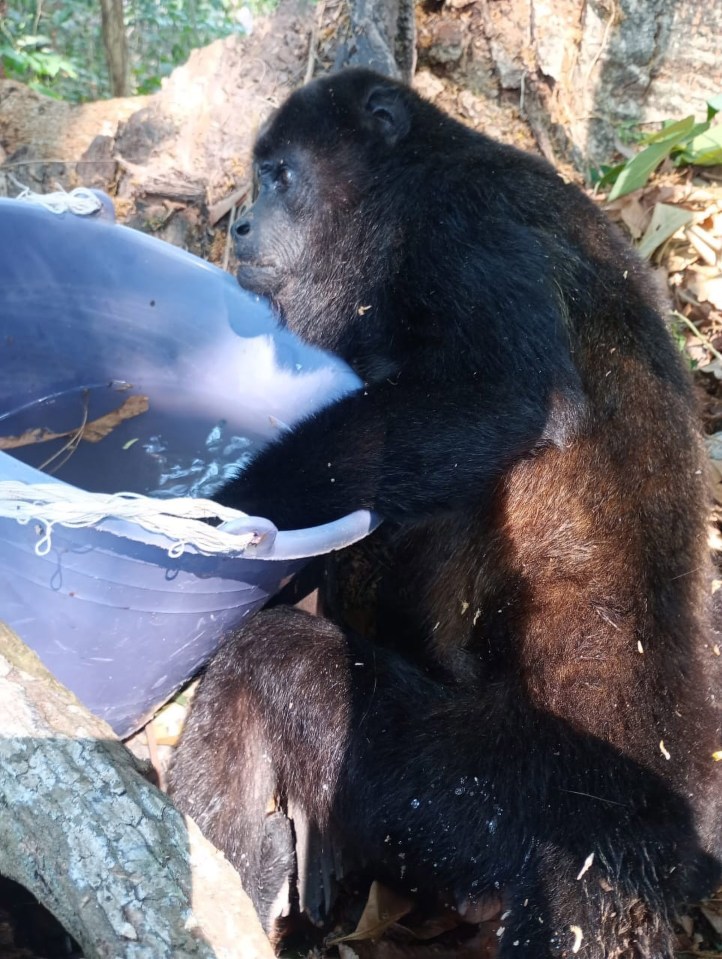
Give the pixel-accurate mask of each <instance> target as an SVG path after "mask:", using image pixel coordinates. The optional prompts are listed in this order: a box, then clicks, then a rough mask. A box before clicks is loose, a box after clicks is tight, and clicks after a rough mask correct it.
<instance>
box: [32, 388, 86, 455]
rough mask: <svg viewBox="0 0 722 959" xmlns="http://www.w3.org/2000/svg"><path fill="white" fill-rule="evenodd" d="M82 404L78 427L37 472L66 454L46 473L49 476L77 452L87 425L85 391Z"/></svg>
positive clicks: (84, 391)
mask: <svg viewBox="0 0 722 959" xmlns="http://www.w3.org/2000/svg"><path fill="white" fill-rule="evenodd" d="M82 404H83V419H82V422H81V424H80V426H79V427H78V428H77V430H75V432H74V433H73V434H72V435H71V437H70V439H69V440H68V442H67V443H65V444H64V445H63V446H61V447H60V449H59V450H56V452H55V453H53V455H52V456H49V457H48V458H47V459H46V460H45V462H44V463H41V464H40V466H39V467H38V469H39V470H41V471H42V470H44V469H46V467H48V466H50V464H51V463H54V462H55V460H57V459H58V457H60V456H62V455H63V453H65V452H67V454H68V455H67V456H66V457H65V458H64V459H62V460H61V461H60V462H59V463H57V464H56V465H55V467H54V469H52V470H49V471H48V472H50V473H51V474H52V473H56V472H57V471H58V470H59V469H62V468H63V466H65V464H66V463H67V462H68V460H69V459H70V457H71V456H72V455H73V453H74V452H75V451H76V450H77V448H78V446H79V445H80V440H81V439H82V437H83V431H84V430H85V427H86V426H87V423H88V391H87V390H83V396H82Z"/></svg>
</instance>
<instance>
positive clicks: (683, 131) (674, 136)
mask: <svg viewBox="0 0 722 959" xmlns="http://www.w3.org/2000/svg"><path fill="white" fill-rule="evenodd" d="M695 123H696V121H695V118H694V116H689V117H685V118H684V120H677V121H676V123H669V124H667V126H665V127H662V129H661V130H658V131H657V133H650V134H648V136H646V137H644V139H643V140H642V141H641V142H642V143H644V144H650V143H668V142H670V141H671V142H672V145H674V144H675V143H681V142H682V141H683V140H686V139H687V137H688V136H689V135H690V133H692V131H693V130H694V127H695Z"/></svg>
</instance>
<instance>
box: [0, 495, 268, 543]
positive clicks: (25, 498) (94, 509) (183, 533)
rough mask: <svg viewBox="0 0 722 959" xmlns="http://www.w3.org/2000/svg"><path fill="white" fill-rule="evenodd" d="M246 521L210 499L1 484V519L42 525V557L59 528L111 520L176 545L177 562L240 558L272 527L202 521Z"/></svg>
mask: <svg viewBox="0 0 722 959" xmlns="http://www.w3.org/2000/svg"><path fill="white" fill-rule="evenodd" d="M245 516H246V514H245V513H241V512H239V511H238V510H234V509H230V508H229V507H227V506H221V505H220V504H218V503H214V502H213V501H212V500H208V499H191V498H190V497H185V498H175V499H154V498H153V497H150V496H142V495H141V494H139V493H113V494H112V495H109V494H106V493H88V492H86V491H85V490H81V489H78V488H77V487H75V486H69V485H66V484H64V483H20V482H18V481H16V480H2V481H0V517H3V518H7V519H14V520H17V522H18V523H21V524H22V525H26V524H28V523H30V522H35V523H39V524H40V525H41V526H42V534H41V536H40V538H39V540H38V542H37V543H36V545H35V552H36V554H37V555H38V556H45V555H47V553H48V552H49V551H50V549H51V547H52V534H53V527H54V526H56V525H60V526H67V527H70V528H72V529H80V528H83V527H88V526H95V525H96V524H97V523H99V522H101V520H107V519H119V520H125V521H126V522H130V523H135V524H136V525H138V526H140V527H142V528H143V529H144V530H147V531H148V532H150V533H159V534H160V535H162V536H166V537H168V539H170V540H172V541H173V545H172V546H171V547H170V548H169V549H168V555H169V556H170V557H171V558H176V557H178V556H180V555H181V554H182V553H183V552H184V551H185V550H186V548H188V547H192V548H193V549H195V550H197V551H198V552H200V553H205V554H207V555H216V554H223V553H225V554H240V553H242V552H243V550H245V549H247V548H248V547H249V546H251V545H255V544H257V543H258V542H260V540H261V537H262V534H263V533H265V532H268V530H269V529H270V528H272V527H271V524H270V523H263V524H261V531H260V532H259V531H249V532H241V533H229V532H226V531H225V530H222V529H218V528H217V527H214V526H209V525H208V524H207V523H201V522H198V520H204V519H218V520H221V521H222V522H226V521H228V520H238V519H243V518H245ZM264 526H265V527H266V528H265V529H264V528H263V527H264Z"/></svg>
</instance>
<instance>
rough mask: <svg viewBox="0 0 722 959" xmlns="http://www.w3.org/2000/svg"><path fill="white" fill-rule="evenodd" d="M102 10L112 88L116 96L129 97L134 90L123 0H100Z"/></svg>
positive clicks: (104, 42)
mask: <svg viewBox="0 0 722 959" xmlns="http://www.w3.org/2000/svg"><path fill="white" fill-rule="evenodd" d="M100 12H101V16H102V24H103V46H104V47H105V57H106V60H107V61H108V73H109V75H110V89H111V92H112V94H113V96H114V97H128V96H130V95H131V93H132V92H133V91H132V87H131V83H130V70H129V66H128V38H127V36H126V33H125V21H124V18H123V0H100Z"/></svg>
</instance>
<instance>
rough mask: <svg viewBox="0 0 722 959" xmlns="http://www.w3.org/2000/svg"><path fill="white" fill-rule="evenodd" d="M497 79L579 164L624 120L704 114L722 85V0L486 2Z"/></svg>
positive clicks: (612, 141) (604, 151) (607, 151)
mask: <svg viewBox="0 0 722 959" xmlns="http://www.w3.org/2000/svg"><path fill="white" fill-rule="evenodd" d="M481 9H482V12H483V16H484V22H485V32H486V35H487V39H488V41H489V46H490V49H491V53H492V57H493V60H494V65H495V67H496V71H497V74H498V76H499V80H500V83H501V86H502V87H504V88H506V89H512V90H514V89H517V90H520V92H521V95H522V100H523V104H524V105H529V104H530V101H531V100H534V101H536V102H535V103H534V104H533V107H534V108H535V109H536V111H537V112H538V113H539V114H540V119H541V120H542V122H544V123H545V125H546V127H547V130H548V131H549V133H550V134H551V135H552V136H553V137H554V139H555V140H556V143H557V146H558V147H560V148H561V149H562V151H563V152H565V153H566V154H567V155H568V156H569V157H570V158H571V159H572V160H573V161H574V163H575V164H576V165H577V166H578V167H579V168H580V169H585V168H587V167H588V164H589V162H590V161H592V162H604V161H607V160H609V158H610V157H611V155H612V153H613V152H614V149H615V146H616V145H617V144H618V137H619V134H620V130H623V128H624V126H625V125H629V124H630V123H651V122H659V121H661V120H667V119H681V118H682V117H684V116H687V115H688V114H690V113H693V112H694V113H696V114H697V115H698V117H700V118H703V117H704V115H705V102H706V100H707V99H709V98H710V97H711V96H712V95H714V94H716V93H718V92H719V89H720V85H721V84H722V31H721V30H720V28H719V24H720V22H722V0H675V2H674V3H669V2H667V0H555V2H553V3H551V2H550V0H495V2H494V3H485V4H482V7H481Z"/></svg>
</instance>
